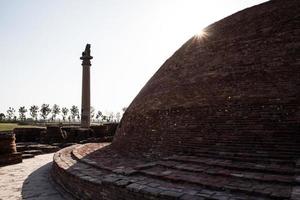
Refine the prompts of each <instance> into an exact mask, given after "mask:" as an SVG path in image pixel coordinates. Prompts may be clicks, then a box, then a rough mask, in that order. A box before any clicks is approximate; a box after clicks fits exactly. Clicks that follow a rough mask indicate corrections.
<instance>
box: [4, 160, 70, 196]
mask: <svg viewBox="0 0 300 200" xmlns="http://www.w3.org/2000/svg"><path fill="white" fill-rule="evenodd" d="M52 158H53V154H44V155H39V156H36V157H35V158H32V159H27V160H23V163H20V164H16V165H10V166H5V167H0V177H1V178H0V200H18V199H24V200H25V199H26V200H27V199H28V200H37V199H38V200H50V199H52V200H63V199H64V198H63V197H62V196H61V195H60V193H59V192H58V191H57V190H56V188H55V187H53V184H52V183H51V180H50V179H49V171H50V168H51V165H52Z"/></svg>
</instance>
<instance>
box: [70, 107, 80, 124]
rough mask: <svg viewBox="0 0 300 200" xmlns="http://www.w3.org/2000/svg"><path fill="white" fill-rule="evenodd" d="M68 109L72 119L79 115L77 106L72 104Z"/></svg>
mask: <svg viewBox="0 0 300 200" xmlns="http://www.w3.org/2000/svg"><path fill="white" fill-rule="evenodd" d="M70 111H71V116H72V119H73V121H75V117H76V116H78V115H79V109H78V107H77V106H75V105H73V106H72V107H71V109H70Z"/></svg>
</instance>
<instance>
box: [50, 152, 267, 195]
mask: <svg viewBox="0 0 300 200" xmlns="http://www.w3.org/2000/svg"><path fill="white" fill-rule="evenodd" d="M72 149H74V147H68V148H65V149H63V150H61V151H59V152H57V153H56V154H55V155H54V163H53V168H52V171H51V176H52V178H53V180H54V182H56V183H57V184H58V185H60V186H62V188H63V189H64V190H65V191H67V192H68V193H70V194H72V195H73V196H74V197H75V198H76V199H95V200H100V199H107V198H108V197H109V199H112V200H117V199H123V200H133V199H143V200H167V199H179V200H186V199H210V200H222V199H224V198H227V199H256V200H270V199H271V198H268V197H262V198H259V197H256V196H255V195H253V194H252V193H251V194H244V193H242V194H240V193H237V192H234V193H230V192H229V191H224V190H213V189H207V188H206V187H200V186H199V184H198V185H195V184H191V185H189V184H188V182H185V183H184V184H181V183H175V184H174V183H169V182H168V181H166V180H164V179H156V178H151V177H147V176H141V175H132V176H123V175H120V174H114V173H109V174H107V173H105V172H103V171H101V170H99V169H96V168H93V167H91V166H89V165H86V164H84V163H81V162H78V160H76V159H74V158H73V157H72V155H71V152H72ZM116 191H117V192H116Z"/></svg>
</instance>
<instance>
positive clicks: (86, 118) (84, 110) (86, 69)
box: [80, 44, 93, 128]
mask: <svg viewBox="0 0 300 200" xmlns="http://www.w3.org/2000/svg"><path fill="white" fill-rule="evenodd" d="M90 48H91V45H90V44H87V45H86V47H85V51H84V52H82V56H81V57H80V59H81V60H82V96H81V127H83V128H89V127H90V125H91V86H90V82H91V81H90V80H91V79H90V68H91V59H93V57H92V56H91V55H90Z"/></svg>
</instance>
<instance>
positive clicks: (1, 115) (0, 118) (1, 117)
mask: <svg viewBox="0 0 300 200" xmlns="http://www.w3.org/2000/svg"><path fill="white" fill-rule="evenodd" d="M4 120H5V114H4V113H0V121H4Z"/></svg>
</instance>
